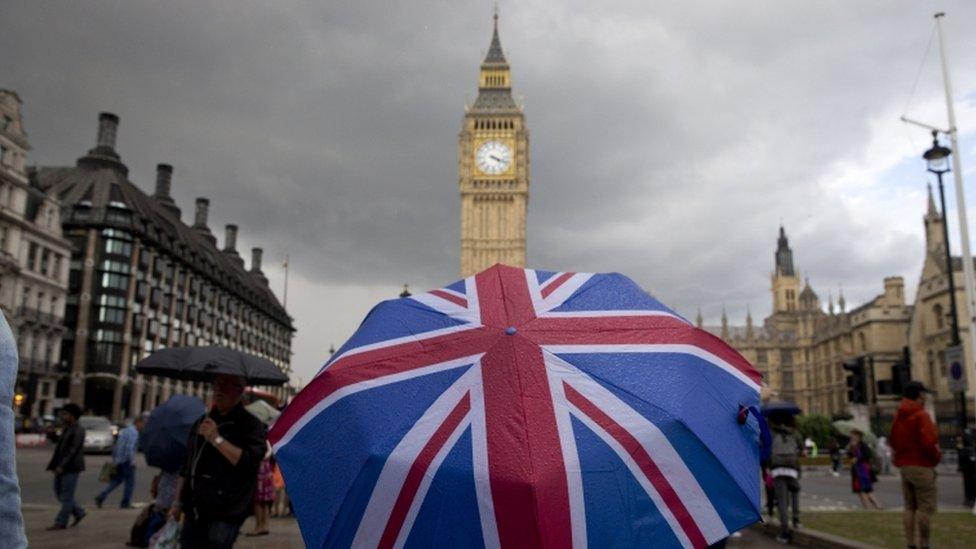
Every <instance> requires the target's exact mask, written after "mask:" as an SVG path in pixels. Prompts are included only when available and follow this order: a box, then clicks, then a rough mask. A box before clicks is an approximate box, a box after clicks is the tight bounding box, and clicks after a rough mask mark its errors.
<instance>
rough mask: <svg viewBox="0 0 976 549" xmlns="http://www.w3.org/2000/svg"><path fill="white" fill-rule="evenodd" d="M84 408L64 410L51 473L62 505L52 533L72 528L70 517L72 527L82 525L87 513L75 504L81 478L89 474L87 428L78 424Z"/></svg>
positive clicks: (48, 468)
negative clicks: (69, 524)
mask: <svg viewBox="0 0 976 549" xmlns="http://www.w3.org/2000/svg"><path fill="white" fill-rule="evenodd" d="M80 417H81V407H80V406H78V405H77V404H75V403H69V404H66V405H65V406H64V408H61V422H62V423H63V424H64V426H63V428H62V430H61V436H59V437H58V441H57V442H58V445H57V446H55V447H54V455H52V456H51V461H50V463H48V464H47V470H48V471H52V472H53V473H54V494H55V495H56V496H57V497H58V501H59V502H60V503H61V511H60V512H58V516H57V517H56V518H55V519H54V525H53V526H50V527H48V530H64V529H65V528H67V527H68V517H71V516H73V517H74V521H73V522H72V523H71V525H72V526H75V525H77V524H78V523H79V522H81V519H83V518H85V516H86V515H87V513H85V510H84V509H82V508H81V506H80V505H78V504H77V503H76V502H75V488H77V487H78V475H79V474H81V472H82V471H84V470H85V454H84V451H83V450H84V445H85V428H84V427H82V426H81V425H79V424H78V418H80Z"/></svg>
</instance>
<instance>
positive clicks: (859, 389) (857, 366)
mask: <svg viewBox="0 0 976 549" xmlns="http://www.w3.org/2000/svg"><path fill="white" fill-rule="evenodd" d="M843 367H844V369H845V370H847V371H848V372H850V374H849V375H848V376H847V401H848V402H850V403H852V404H867V403H868V390H867V388H868V383H867V376H866V372H865V371H864V357H858V358H856V359H854V360H845V361H844V362H843Z"/></svg>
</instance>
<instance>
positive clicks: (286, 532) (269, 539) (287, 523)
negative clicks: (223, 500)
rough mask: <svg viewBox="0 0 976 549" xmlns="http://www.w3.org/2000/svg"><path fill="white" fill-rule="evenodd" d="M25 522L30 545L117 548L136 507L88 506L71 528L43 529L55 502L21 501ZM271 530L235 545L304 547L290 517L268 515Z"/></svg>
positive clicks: (281, 548) (247, 548)
mask: <svg viewBox="0 0 976 549" xmlns="http://www.w3.org/2000/svg"><path fill="white" fill-rule="evenodd" d="M23 510H24V522H25V524H26V526H27V541H28V543H29V544H30V546H31V547H38V548H43V549H49V548H50V549H59V548H64V549H69V548H71V549H75V548H78V547H84V548H85V549H102V548H109V547H111V548H113V549H118V548H120V547H125V542H126V541H128V539H129V529H130V528H131V527H132V523H133V522H135V519H136V516H138V514H139V509H118V508H108V507H105V508H102V509H95V507H94V506H91V507H90V508H87V511H88V515H87V516H86V517H85V518H84V519H83V520H82V521H81V522H80V523H79V524H78V526H75V527H73V528H68V529H67V530H57V531H53V532H48V531H46V530H45V528H47V527H48V526H50V525H51V523H52V522H53V520H52V518H53V517H54V515H55V514H57V511H58V509H57V507H56V506H54V505H34V504H26V505H24V508H23ZM252 523H253V519H248V521H247V522H245V523H244V528H243V530H244V531H245V532H246V531H247V530H248V529H249V528H250V527H251V524H252ZM269 528H270V530H271V534H270V535H267V536H261V537H256V538H249V537H245V536H244V535H243V534H241V536H240V537H238V538H237V543H236V544H235V545H234V547H238V548H242V549H259V548H268V549H285V548H291V547H304V544H303V543H302V537H301V534H300V533H299V531H298V523H297V522H296V521H295V520H294V519H292V518H281V519H278V518H276V519H271V524H270V527H269Z"/></svg>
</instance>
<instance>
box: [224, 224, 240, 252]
mask: <svg viewBox="0 0 976 549" xmlns="http://www.w3.org/2000/svg"><path fill="white" fill-rule="evenodd" d="M224 231H225V232H224V251H225V252H228V253H233V254H236V253H237V225H233V224H230V225H226V226H224Z"/></svg>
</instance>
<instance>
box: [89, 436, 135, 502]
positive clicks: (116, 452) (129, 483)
mask: <svg viewBox="0 0 976 549" xmlns="http://www.w3.org/2000/svg"><path fill="white" fill-rule="evenodd" d="M144 424H145V421H144V420H143V419H142V418H141V417H137V418H135V419H133V420H132V422H131V423H129V425H128V426H126V427H125V428H124V429H122V430H121V431H119V437H118V438H117V439H116V440H115V445H114V446H113V447H112V463H113V465H115V473H114V474H113V475H112V478H111V480H109V482H108V486H106V487H105V489H104V490H102V491H101V492H100V493H99V494H98V495H97V496H95V505H96V506H97V507H98V508H99V509H101V507H102V504H103V503H105V498H107V497H108V495H109V494H111V493H112V491H113V490H115V489H116V488H118V487H119V485H120V484H123V483H124V484H125V488H123V490H122V501H121V503H120V504H119V508H120V509H130V508H132V490H133V489H134V488H135V484H136V448H137V447H138V445H139V431H142V426H143V425H144Z"/></svg>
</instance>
